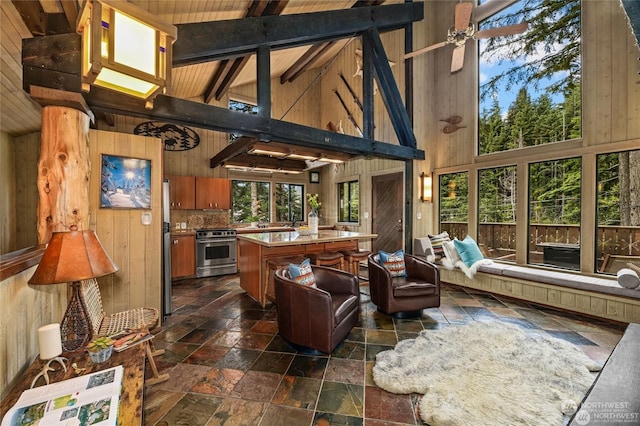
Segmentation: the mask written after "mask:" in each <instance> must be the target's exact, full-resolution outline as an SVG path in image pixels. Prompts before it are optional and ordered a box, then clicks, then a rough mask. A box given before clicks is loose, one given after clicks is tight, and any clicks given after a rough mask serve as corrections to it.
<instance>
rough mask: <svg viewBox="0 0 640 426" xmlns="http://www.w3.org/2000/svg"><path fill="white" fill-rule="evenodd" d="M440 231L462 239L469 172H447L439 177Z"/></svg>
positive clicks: (466, 224)
mask: <svg viewBox="0 0 640 426" xmlns="http://www.w3.org/2000/svg"><path fill="white" fill-rule="evenodd" d="M438 181H439V185H438V187H439V190H438V194H439V203H440V232H442V231H447V232H448V233H449V235H450V236H451V238H454V237H457V238H458V239H460V240H462V239H463V238H464V237H466V235H467V231H468V229H469V227H468V221H469V173H467V172H462V173H448V174H444V175H440V177H439V180H438Z"/></svg>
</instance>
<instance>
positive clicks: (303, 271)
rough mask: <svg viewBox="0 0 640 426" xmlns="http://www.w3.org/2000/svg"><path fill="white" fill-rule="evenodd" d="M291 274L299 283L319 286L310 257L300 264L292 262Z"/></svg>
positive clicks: (290, 265) (290, 266)
mask: <svg viewBox="0 0 640 426" xmlns="http://www.w3.org/2000/svg"><path fill="white" fill-rule="evenodd" d="M289 274H290V275H291V278H292V279H293V280H294V281H295V282H297V283H298V284H302V285H307V286H309V287H317V286H316V277H315V276H314V275H313V270H312V269H311V260H310V259H305V260H304V261H303V262H302V263H301V264H299V265H296V264H295V263H290V264H289Z"/></svg>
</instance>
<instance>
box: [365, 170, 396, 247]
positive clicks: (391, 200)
mask: <svg viewBox="0 0 640 426" xmlns="http://www.w3.org/2000/svg"><path fill="white" fill-rule="evenodd" d="M371 183H372V189H371V191H372V194H371V201H372V207H371V209H372V216H371V217H372V231H373V233H375V234H378V238H375V239H374V240H373V250H374V251H378V250H384V251H387V252H394V251H396V250H400V249H402V248H404V237H403V220H402V218H403V217H404V216H403V215H404V209H403V205H402V196H403V193H404V186H403V184H402V173H392V174H388V175H381V176H373V178H372V179H371Z"/></svg>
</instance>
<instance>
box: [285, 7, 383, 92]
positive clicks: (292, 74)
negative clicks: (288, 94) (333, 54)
mask: <svg viewBox="0 0 640 426" xmlns="http://www.w3.org/2000/svg"><path fill="white" fill-rule="evenodd" d="M384 1H385V0H367V1H361V0H358V1H356V2H355V3H354V4H353V6H351V7H352V8H354V7H364V6H378V5H381V4H382V3H384ZM334 45H335V41H330V42H324V43H318V44H314V45H313V46H311V47H310V48H309V49H307V51H306V52H305V53H304V54H303V55H302V56H301V57H300V58H298V60H297V61H295V62H294V63H293V65H291V66H290V67H289V68H287V70H286V71H285V72H284V73H282V75H281V76H280V84H284V83H286V82H292V81H294V80H295V79H296V78H298V77H299V76H300V75H302V73H303V72H305V71H306V70H308V69H310V68H311V67H312V66H313V64H314V63H315V62H316V61H317V60H318V58H320V57H321V56H322V55H323V54H324V53H325V52H327V51H328V50H329V49H330V48H332V47H333V46H334Z"/></svg>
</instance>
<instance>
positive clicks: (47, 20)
mask: <svg viewBox="0 0 640 426" xmlns="http://www.w3.org/2000/svg"><path fill="white" fill-rule="evenodd" d="M11 2H12V3H13V5H14V6H15V8H16V10H17V11H18V13H20V16H21V17H22V20H23V21H24V23H25V25H26V26H27V28H28V29H29V31H30V32H31V34H33V35H34V36H44V35H52V34H67V33H71V32H75V30H76V19H77V17H78V6H77V2H75V1H73V0H61V2H60V5H61V6H62V8H61V9H62V12H61V13H53V12H52V13H47V12H46V11H45V10H44V8H43V7H42V4H41V3H40V1H39V0H11Z"/></svg>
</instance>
